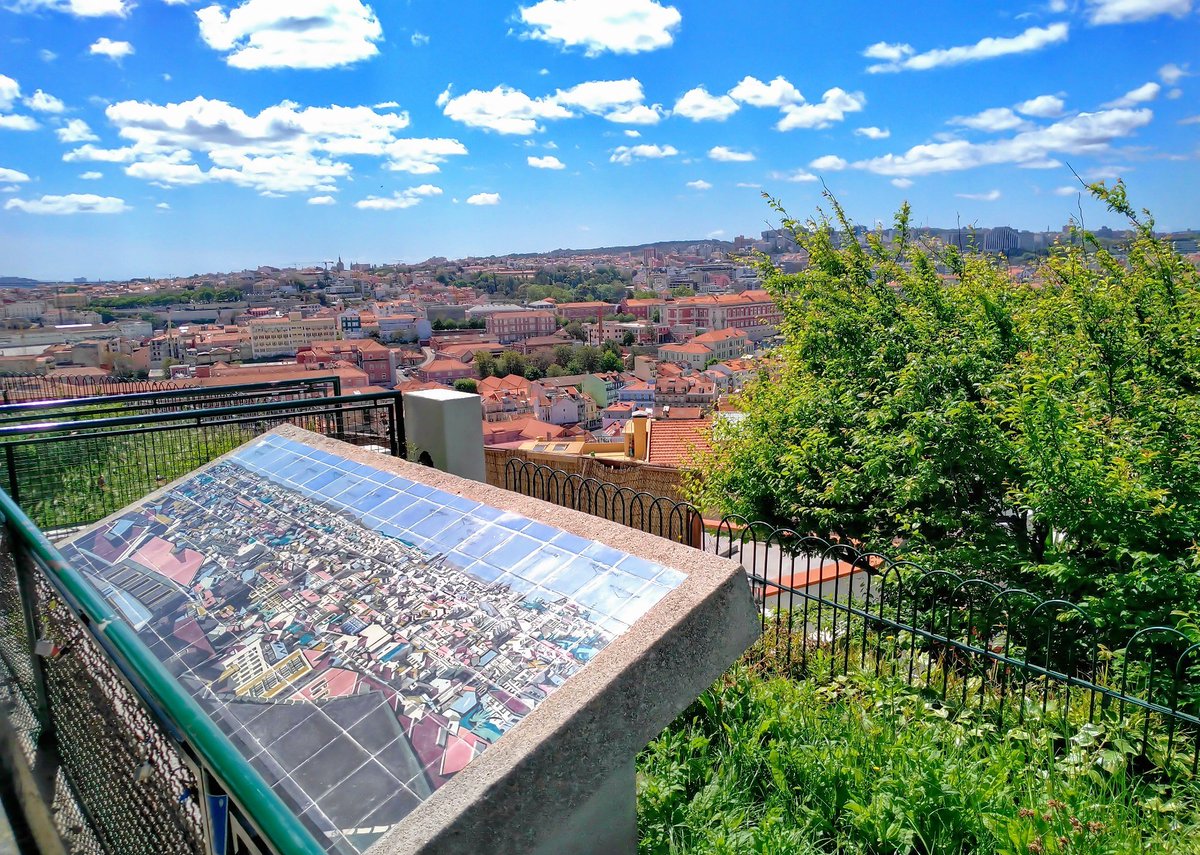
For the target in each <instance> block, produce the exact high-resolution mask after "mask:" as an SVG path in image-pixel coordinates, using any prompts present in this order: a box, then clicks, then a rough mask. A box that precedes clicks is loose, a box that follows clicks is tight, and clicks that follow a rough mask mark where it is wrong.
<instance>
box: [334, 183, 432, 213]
mask: <svg viewBox="0 0 1200 855" xmlns="http://www.w3.org/2000/svg"><path fill="white" fill-rule="evenodd" d="M440 195H442V188H441V187H435V186H433V185H432V184H422V185H420V186H418V187H409V188H408V189H407V190H400V191H397V192H395V193H393V194H392V195H391V196H368V197H367V198H365V199H360V200H359V201H357V202H355V203H354V207H356V208H361V209H362V210H364V211H395V210H397V209H399V208H411V207H413V206H414V205H419V204H421V200H422V199H426V198H428V197H430V196H440Z"/></svg>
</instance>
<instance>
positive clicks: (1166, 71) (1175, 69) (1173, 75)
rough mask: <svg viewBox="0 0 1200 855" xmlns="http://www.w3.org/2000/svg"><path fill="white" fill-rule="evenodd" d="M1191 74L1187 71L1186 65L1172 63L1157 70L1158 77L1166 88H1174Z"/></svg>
mask: <svg viewBox="0 0 1200 855" xmlns="http://www.w3.org/2000/svg"><path fill="white" fill-rule="evenodd" d="M1191 76H1192V73H1191V72H1190V71H1188V63H1186V62H1185V63H1184V64H1183V65H1176V64H1175V63H1173V62H1168V63H1167V64H1166V65H1164V66H1163V67H1162V68H1160V69H1159V70H1158V77H1159V79H1160V80H1162V82H1163V83H1165V84H1167V85H1168V86H1174V85H1175V84H1176V83H1178V82H1179V81H1180V80H1183V78H1185V77H1191Z"/></svg>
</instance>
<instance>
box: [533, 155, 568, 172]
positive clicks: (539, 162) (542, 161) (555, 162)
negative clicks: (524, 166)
mask: <svg viewBox="0 0 1200 855" xmlns="http://www.w3.org/2000/svg"><path fill="white" fill-rule="evenodd" d="M525 162H526V163H528V164H529V165H530V166H532V167H533V168H534V169H566V164H565V163H563V162H562V161H561V160H559V159H558V158H557V157H555V156H554V155H552V154H548V155H546V156H545V157H527V158H525Z"/></svg>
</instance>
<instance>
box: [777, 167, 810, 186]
mask: <svg viewBox="0 0 1200 855" xmlns="http://www.w3.org/2000/svg"><path fill="white" fill-rule="evenodd" d="M771 178H772V179H774V180H775V181H790V182H792V183H793V184H806V183H808V182H810V181H819V180H820V179H819V178H817V176H815V175H813V174H812V173H811V172H805V171H804V170H803V169H796V170H794V171H792V172H772V173H771Z"/></svg>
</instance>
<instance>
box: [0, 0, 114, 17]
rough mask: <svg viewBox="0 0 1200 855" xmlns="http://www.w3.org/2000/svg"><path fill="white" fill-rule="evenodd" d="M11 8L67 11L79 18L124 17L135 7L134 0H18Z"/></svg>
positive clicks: (20, 10)
mask: <svg viewBox="0 0 1200 855" xmlns="http://www.w3.org/2000/svg"><path fill="white" fill-rule="evenodd" d="M9 8H10V9H11V10H12V11H14V12H40V11H50V12H65V13H66V14H68V15H74V16H75V17H77V18H101V17H105V16H108V15H113V16H116V17H118V18H124V17H125V16H126V15H128V14H129V10H130V9H132V8H133V0H16V2H15V3H13V4H12V5H11V6H9Z"/></svg>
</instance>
